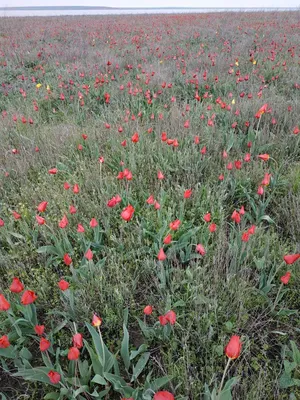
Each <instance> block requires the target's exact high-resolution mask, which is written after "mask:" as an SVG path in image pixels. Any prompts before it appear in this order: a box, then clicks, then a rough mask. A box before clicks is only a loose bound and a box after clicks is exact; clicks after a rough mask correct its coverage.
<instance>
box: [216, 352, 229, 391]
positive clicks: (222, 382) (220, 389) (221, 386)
mask: <svg viewBox="0 0 300 400" xmlns="http://www.w3.org/2000/svg"><path fill="white" fill-rule="evenodd" d="M230 362H231V358H228V361H227V364H226V367H225V369H224V372H223V376H222V380H221V384H220V387H219V393H218V399H220V395H221V391H222V388H223V385H224V379H225V376H226V373H227V370H228V368H229V364H230Z"/></svg>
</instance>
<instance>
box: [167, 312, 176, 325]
mask: <svg viewBox="0 0 300 400" xmlns="http://www.w3.org/2000/svg"><path fill="white" fill-rule="evenodd" d="M165 317H166V319H167V321H168V322H169V323H170V325H175V323H176V313H175V312H174V311H172V310H170V311H168V312H167V313H166V314H165Z"/></svg>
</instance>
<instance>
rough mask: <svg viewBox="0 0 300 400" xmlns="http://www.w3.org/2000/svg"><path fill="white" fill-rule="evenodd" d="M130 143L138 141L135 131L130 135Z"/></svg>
mask: <svg viewBox="0 0 300 400" xmlns="http://www.w3.org/2000/svg"><path fill="white" fill-rule="evenodd" d="M131 141H132V143H137V142H138V141H139V134H138V133H137V132H135V133H134V134H133V135H132V137H131Z"/></svg>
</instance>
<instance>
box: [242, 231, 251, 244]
mask: <svg viewBox="0 0 300 400" xmlns="http://www.w3.org/2000/svg"><path fill="white" fill-rule="evenodd" d="M249 236H250V235H249V231H248V232H244V233H243V234H242V241H243V242H248V241H249Z"/></svg>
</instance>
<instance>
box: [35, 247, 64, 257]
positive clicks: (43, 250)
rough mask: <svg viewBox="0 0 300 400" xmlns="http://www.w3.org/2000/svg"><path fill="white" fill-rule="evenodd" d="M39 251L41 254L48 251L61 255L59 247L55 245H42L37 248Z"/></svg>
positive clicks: (48, 252)
mask: <svg viewBox="0 0 300 400" xmlns="http://www.w3.org/2000/svg"><path fill="white" fill-rule="evenodd" d="M37 253H39V254H43V253H46V254H53V255H55V256H59V251H57V248H56V247H55V246H41V247H39V248H38V249H37Z"/></svg>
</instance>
